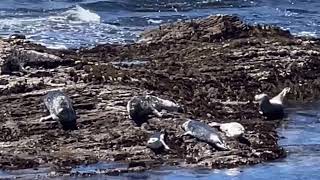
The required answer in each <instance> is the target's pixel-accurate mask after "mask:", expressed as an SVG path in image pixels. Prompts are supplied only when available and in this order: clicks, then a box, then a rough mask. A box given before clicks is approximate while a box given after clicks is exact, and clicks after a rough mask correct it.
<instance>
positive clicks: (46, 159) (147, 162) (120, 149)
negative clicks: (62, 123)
mask: <svg viewBox="0 0 320 180" xmlns="http://www.w3.org/2000/svg"><path fill="white" fill-rule="evenodd" d="M142 36H143V37H144V39H146V40H145V41H141V42H140V43H134V44H126V45H109V44H106V45H98V46H96V47H95V48H92V49H85V48H84V49H79V50H54V49H47V48H45V47H43V46H40V45H36V44H32V43H28V42H24V41H16V40H14V41H1V42H0V47H1V50H0V57H1V60H0V65H1V67H2V68H1V72H2V74H3V73H5V74H3V75H0V99H1V103H2V105H3V106H2V107H1V109H0V118H1V123H2V125H1V126H0V130H1V132H3V133H2V134H1V135H0V143H1V145H2V148H3V150H2V151H1V153H0V154H1V157H0V168H1V169H7V170H14V169H24V168H42V167H48V168H50V169H52V172H57V174H58V175H60V174H70V170H71V169H72V167H74V166H77V165H84V164H93V163H97V162H101V161H102V162H126V163H128V164H129V167H128V168H127V169H126V170H125V171H142V170H146V169H150V168H152V167H159V166H166V165H177V166H181V167H208V168H212V169H214V168H233V167H239V166H243V165H252V164H258V163H261V162H265V161H270V160H274V159H278V158H281V157H284V156H285V152H284V149H282V147H279V145H278V143H277V140H278V135H277V132H276V128H277V127H278V125H279V124H280V123H281V122H279V121H263V117H262V116H260V114H259V113H258V107H257V104H255V103H253V96H254V95H255V94H258V93H262V92H266V93H268V94H270V95H274V94H276V93H277V92H279V91H280V89H282V88H283V87H286V86H289V87H291V88H292V93H290V94H289V98H288V99H289V100H290V101H289V102H288V103H289V104H290V103H292V102H295V101H297V102H305V101H310V100H313V99H316V98H317V97H319V94H320V93H319V90H318V89H319V86H320V83H319V80H318V78H317V77H319V76H318V75H319V73H320V68H318V67H317V65H318V64H319V62H320V61H319V57H318V56H319V55H320V42H319V39H316V38H303V37H293V36H292V35H290V33H289V32H288V31H284V30H281V29H280V28H277V27H270V26H251V25H247V24H245V23H243V22H242V21H241V20H240V19H239V18H237V17H234V16H210V17H208V18H205V19H199V20H194V21H190V22H177V23H174V24H173V25H172V24H170V25H162V26H161V27H160V28H159V29H154V30H151V31H149V32H145V33H143V34H142ZM16 59H20V60H23V61H25V62H24V66H25V67H26V72H19V71H18V72H17V66H16V65H15V63H13V64H12V63H8V62H12V61H15V60H16ZM136 62H140V63H136ZM141 62H143V63H141ZM319 67H320V66H319ZM8 74H9V75H8ZM54 88H62V89H64V91H65V92H67V94H68V95H70V97H71V99H72V100H73V102H74V106H75V109H76V111H77V114H78V116H79V119H78V126H79V130H77V131H74V132H64V131H63V130H61V129H59V128H58V124H57V123H56V122H52V123H51V122H50V123H39V122H38V121H37V120H38V119H39V118H40V117H42V116H44V115H45V112H44V107H43V105H42V101H41V97H42V96H43V95H44V93H45V92H46V91H47V90H50V89H54ZM145 91H147V92H149V93H152V94H155V95H157V96H159V97H161V98H164V99H172V100H175V101H177V102H178V103H180V104H182V105H183V107H184V108H185V109H186V113H182V114H175V115H174V116H173V117H168V118H162V119H158V118H156V117H153V118H151V119H150V124H149V125H148V126H146V127H145V128H146V129H147V130H149V131H155V130H159V129H166V130H167V132H168V140H167V142H168V145H169V146H170V147H172V149H173V150H174V151H173V152H170V153H168V154H162V155H160V156H158V155H155V154H154V153H153V152H152V151H150V150H149V149H148V148H146V147H145V144H146V141H147V138H148V136H149V134H148V132H146V131H144V130H142V129H141V128H138V127H135V126H134V124H133V123H132V121H131V120H130V119H128V117H127V115H126V111H125V106H126V102H127V101H128V100H129V99H130V97H132V96H133V95H134V94H142V93H143V92H145ZM186 118H195V119H201V120H204V121H205V122H207V123H208V122H212V121H215V122H231V121H236V122H239V123H241V124H243V125H244V126H245V129H246V132H245V137H246V138H247V139H249V141H250V142H251V146H247V145H244V144H241V143H239V142H238V141H236V140H234V139H226V140H225V141H226V142H227V144H228V145H229V146H231V151H226V152H219V151H215V150H214V149H212V148H211V147H210V146H209V145H207V144H206V143H203V142H199V141H196V140H194V139H193V138H178V137H177V136H178V135H180V134H182V133H183V132H182V130H181V128H180V125H181V124H182V123H183V122H184V121H185V119H186ZM224 138H226V137H224Z"/></svg>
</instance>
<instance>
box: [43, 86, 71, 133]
mask: <svg viewBox="0 0 320 180" xmlns="http://www.w3.org/2000/svg"><path fill="white" fill-rule="evenodd" d="M43 101H44V104H45V106H46V108H47V109H48V110H49V113H50V115H49V116H46V117H42V118H41V119H40V121H41V122H43V121H45V120H48V119H53V120H57V121H59V122H60V124H61V125H62V128H63V129H64V130H75V129H77V126H76V119H77V117H76V112H75V110H74V109H73V106H72V103H71V100H70V99H69V97H68V96H67V95H66V94H65V93H63V92H61V91H59V90H56V91H50V92H48V93H47V95H46V96H45V97H44V98H43Z"/></svg>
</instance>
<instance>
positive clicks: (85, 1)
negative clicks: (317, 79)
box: [0, 0, 320, 48]
mask: <svg viewBox="0 0 320 180" xmlns="http://www.w3.org/2000/svg"><path fill="white" fill-rule="evenodd" d="M77 5H78V6H77ZM211 14H236V15H239V16H240V17H242V18H243V19H244V20H245V21H247V22H249V23H253V24H254V23H267V24H275V25H278V26H281V27H282V28H284V29H288V30H290V31H291V32H292V33H294V34H296V35H308V36H319V34H320V31H319V25H320V2H319V0H251V1H250V0H175V1H174V0H105V1H102V0H100V1H99V0H1V1H0V36H8V35H9V34H11V33H13V32H20V33H23V34H26V35H27V37H28V38H30V39H31V40H33V41H35V42H38V43H41V44H44V45H47V46H50V47H55V48H66V47H79V46H93V45H95V44H98V43H106V42H109V43H128V42H133V41H135V40H136V39H137V38H138V37H139V33H141V31H143V30H145V29H147V28H152V27H154V26H157V25H159V24H161V23H168V22H173V21H176V20H179V19H190V18H197V17H203V16H208V15H211Z"/></svg>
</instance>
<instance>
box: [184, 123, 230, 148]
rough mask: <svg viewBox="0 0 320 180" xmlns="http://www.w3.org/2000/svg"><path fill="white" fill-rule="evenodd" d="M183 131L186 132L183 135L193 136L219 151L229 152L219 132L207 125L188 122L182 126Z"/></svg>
mask: <svg viewBox="0 0 320 180" xmlns="http://www.w3.org/2000/svg"><path fill="white" fill-rule="evenodd" d="M182 129H183V130H184V131H186V132H185V133H184V134H183V135H184V136H185V135H190V136H193V137H195V138H197V139H199V140H201V141H204V142H207V143H209V144H210V145H212V146H214V147H216V148H217V149H219V150H229V148H228V147H227V146H226V145H225V143H224V141H223V140H222V138H221V137H220V135H219V134H218V132H217V131H216V130H215V129H213V128H211V127H210V126H209V125H207V124H206V123H203V122H200V121H195V120H191V119H189V120H187V121H186V122H185V123H183V124H182Z"/></svg>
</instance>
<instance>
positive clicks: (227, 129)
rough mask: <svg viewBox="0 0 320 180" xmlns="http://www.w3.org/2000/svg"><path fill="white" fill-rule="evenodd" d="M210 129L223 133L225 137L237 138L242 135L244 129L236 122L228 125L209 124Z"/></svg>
mask: <svg viewBox="0 0 320 180" xmlns="http://www.w3.org/2000/svg"><path fill="white" fill-rule="evenodd" d="M209 126H211V127H217V128H218V129H219V130H220V131H222V132H224V133H225V134H226V136H227V137H231V138H238V137H240V136H242V135H243V134H244V131H245V129H244V127H243V126H242V124H240V123H237V122H229V123H217V122H211V123H209Z"/></svg>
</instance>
